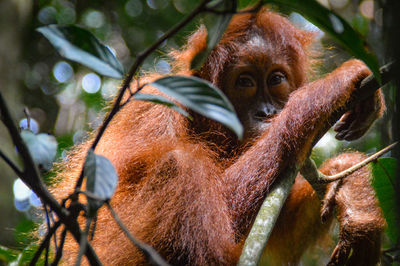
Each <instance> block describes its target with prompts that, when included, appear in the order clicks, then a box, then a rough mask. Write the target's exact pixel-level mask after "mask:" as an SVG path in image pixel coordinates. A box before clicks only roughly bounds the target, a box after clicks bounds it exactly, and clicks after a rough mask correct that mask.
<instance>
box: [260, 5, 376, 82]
mask: <svg viewBox="0 0 400 266" xmlns="http://www.w3.org/2000/svg"><path fill="white" fill-rule="evenodd" d="M264 3H274V4H279V5H284V6H287V7H289V8H291V9H293V10H295V11H297V12H299V13H301V14H302V15H303V16H304V17H306V18H307V19H308V20H309V21H310V22H312V23H313V24H315V25H316V26H318V27H319V28H321V29H323V30H324V31H325V32H327V33H329V34H330V35H331V36H332V37H333V38H334V39H335V40H336V41H338V42H339V43H340V44H341V45H343V47H344V48H345V49H346V50H347V51H348V52H349V53H350V54H352V55H354V56H355V57H357V58H359V59H361V60H363V61H364V62H365V63H366V64H367V65H368V67H369V68H370V69H371V71H372V72H373V73H374V75H375V77H376V78H377V79H378V80H380V74H379V66H378V61H377V59H376V57H375V55H373V54H372V53H371V52H370V51H368V50H367V48H366V42H365V40H364V39H363V38H362V37H361V35H360V34H358V33H357V32H356V31H355V30H354V29H353V28H352V27H351V26H350V24H349V23H347V22H346V21H345V20H344V19H343V18H341V17H340V16H339V15H337V14H336V13H335V12H333V11H330V10H329V9H327V8H326V7H324V6H322V5H321V4H319V3H318V2H317V1H315V0H302V1H298V0H264Z"/></svg>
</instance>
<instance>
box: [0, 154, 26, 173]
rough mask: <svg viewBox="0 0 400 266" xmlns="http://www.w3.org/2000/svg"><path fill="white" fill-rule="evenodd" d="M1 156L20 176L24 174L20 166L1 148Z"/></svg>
mask: <svg viewBox="0 0 400 266" xmlns="http://www.w3.org/2000/svg"><path fill="white" fill-rule="evenodd" d="M0 158H2V159H3V160H4V161H5V162H6V164H8V166H10V168H11V169H12V170H13V171H14V173H15V174H16V175H17V176H18V177H21V176H22V172H21V170H19V169H18V167H17V166H16V165H15V164H14V163H13V162H12V161H11V160H10V158H8V157H7V155H5V153H4V152H2V151H1V150H0Z"/></svg>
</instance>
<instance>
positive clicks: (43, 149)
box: [21, 130, 57, 171]
mask: <svg viewBox="0 0 400 266" xmlns="http://www.w3.org/2000/svg"><path fill="white" fill-rule="evenodd" d="M21 137H22V139H23V140H24V141H25V143H26V145H27V146H28V149H29V152H30V153H31V156H32V158H33V161H34V162H35V163H36V164H37V165H38V166H39V168H40V169H44V170H46V171H48V170H50V168H51V167H52V165H53V162H54V160H55V158H56V155H57V140H56V138H55V137H54V136H52V135H48V134H46V133H40V134H37V135H35V134H34V133H33V132H32V131H30V130H24V131H22V132H21Z"/></svg>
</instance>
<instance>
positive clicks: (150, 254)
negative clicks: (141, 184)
mask: <svg viewBox="0 0 400 266" xmlns="http://www.w3.org/2000/svg"><path fill="white" fill-rule="evenodd" d="M106 205H107V207H108V209H109V210H110V212H111V215H112V216H113V218H114V220H115V221H116V222H117V224H118V225H119V227H120V228H121V230H122V231H123V232H124V233H125V235H126V236H127V237H128V238H129V240H130V241H131V242H132V243H133V244H134V245H135V246H136V247H137V248H138V249H139V250H140V251H142V252H143V254H144V256H145V257H146V259H147V261H148V262H149V263H150V264H152V265H158V266H168V265H169V264H168V263H167V262H166V261H165V260H164V259H163V258H162V257H161V256H160V255H159V254H158V253H157V251H155V250H154V249H153V248H152V247H151V246H149V245H147V244H145V243H143V242H141V241H139V240H137V239H136V238H135V237H134V236H133V235H132V234H131V233H130V232H129V230H128V228H126V227H125V225H124V224H123V223H122V222H121V220H120V219H119V217H118V215H117V214H116V213H115V211H114V209H113V208H112V207H111V204H110V202H109V201H106Z"/></svg>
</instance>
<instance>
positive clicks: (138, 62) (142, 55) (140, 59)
mask: <svg viewBox="0 0 400 266" xmlns="http://www.w3.org/2000/svg"><path fill="white" fill-rule="evenodd" d="M210 1H211V0H202V1H201V3H200V4H199V5H198V6H197V7H196V8H195V9H194V10H193V11H192V12H191V13H190V14H189V15H188V16H186V17H185V18H184V19H183V20H182V21H181V22H179V23H178V24H177V25H176V26H174V27H173V28H171V29H170V30H169V31H167V32H166V33H165V34H164V35H163V36H161V37H160V38H159V39H158V40H157V41H156V42H155V43H153V45H151V46H150V47H149V48H148V49H146V50H145V51H144V52H143V53H140V54H138V56H137V58H136V61H135V62H134V63H133V65H132V67H131V69H130V70H129V73H128V76H127V77H126V78H125V79H124V82H123V85H122V88H121V90H120V91H119V93H118V96H117V98H116V99H115V102H114V104H113V106H112V108H111V111H110V112H109V114H108V115H107V117H106V118H105V119H104V122H103V124H102V125H101V126H100V128H99V131H98V132H97V135H96V137H95V139H94V141H93V143H92V146H91V147H92V149H95V148H96V146H97V144H98V143H99V141H100V139H101V137H102V136H103V134H104V131H105V130H106V128H107V126H108V124H109V123H110V122H111V120H112V118H113V117H114V116H115V114H116V113H117V112H118V111H119V109H120V108H121V105H120V103H121V101H122V98H123V96H124V94H125V92H126V90H127V89H128V88H129V85H130V83H131V81H132V78H133V77H134V75H135V74H136V72H137V71H138V69H139V68H140V66H141V65H142V63H143V62H144V60H145V59H146V58H147V57H148V56H149V55H150V54H151V53H153V52H154V51H155V50H156V49H157V48H158V47H159V46H160V45H161V44H162V43H163V42H164V41H165V40H167V39H168V38H170V37H172V36H173V35H175V34H176V33H177V32H178V31H180V30H181V29H182V28H183V27H184V26H186V25H187V24H188V23H189V22H191V21H192V20H193V19H194V18H195V17H196V16H197V15H198V14H200V13H201V12H203V11H204V8H205V7H206V5H207V4H208V3H209V2H210ZM83 177H84V173H83V171H81V174H80V176H79V179H78V181H77V182H76V185H75V190H78V189H79V188H80V187H81V186H82V182H83Z"/></svg>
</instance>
